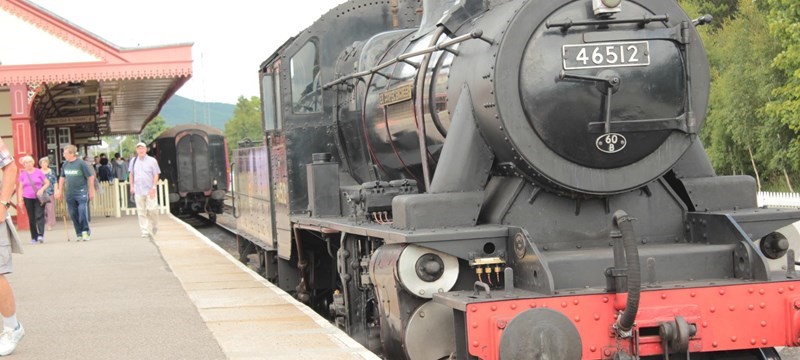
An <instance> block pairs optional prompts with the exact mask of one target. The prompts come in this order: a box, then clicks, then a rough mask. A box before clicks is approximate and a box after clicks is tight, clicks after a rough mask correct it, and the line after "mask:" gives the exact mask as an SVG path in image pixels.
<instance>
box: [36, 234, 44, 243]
mask: <svg viewBox="0 0 800 360" xmlns="http://www.w3.org/2000/svg"><path fill="white" fill-rule="evenodd" d="M36 241H38V242H39V243H40V244H44V236H39V237H37V238H36Z"/></svg>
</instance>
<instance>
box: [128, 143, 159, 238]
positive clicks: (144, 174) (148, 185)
mask: <svg viewBox="0 0 800 360" xmlns="http://www.w3.org/2000/svg"><path fill="white" fill-rule="evenodd" d="M128 174H129V175H128V176H129V177H130V181H131V184H132V186H131V192H132V193H133V195H134V198H135V199H136V213H137V214H138V215H139V229H140V230H141V231H142V237H143V238H146V237H149V238H151V239H152V238H153V236H155V235H156V232H158V200H157V199H156V185H157V184H158V175H159V174H161V168H159V167H158V161H156V159H155V158H153V157H152V156H148V155H147V146H146V145H145V144H144V143H142V142H140V143H138V144H136V157H134V158H133V160H132V161H131V165H130V168H128ZM151 223H152V224H151ZM151 225H152V228H151Z"/></svg>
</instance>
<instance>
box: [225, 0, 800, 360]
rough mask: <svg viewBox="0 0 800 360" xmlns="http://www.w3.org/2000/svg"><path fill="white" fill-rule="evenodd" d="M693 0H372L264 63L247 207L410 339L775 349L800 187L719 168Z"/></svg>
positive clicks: (627, 354)
mask: <svg viewBox="0 0 800 360" xmlns="http://www.w3.org/2000/svg"><path fill="white" fill-rule="evenodd" d="M708 21H710V17H708V16H705V17H702V18H699V19H694V20H693V19H691V18H689V17H688V16H687V15H686V14H685V13H684V11H683V10H682V9H681V8H680V6H679V5H678V4H677V2H675V1H673V0H488V1H484V0H459V1H455V0H426V1H424V2H419V1H416V0H388V1H374V0H351V1H348V2H346V3H344V4H342V5H340V6H338V7H336V8H334V9H332V10H331V11H330V12H328V13H327V14H326V15H324V16H323V17H322V18H321V19H319V20H318V21H317V22H315V23H314V24H313V25H312V26H310V27H309V28H307V29H305V30H304V31H302V32H301V33H299V34H298V35H297V36H296V37H294V38H291V39H289V40H288V41H287V42H286V43H285V44H284V45H283V46H281V47H280V48H279V49H278V50H277V51H276V52H275V53H274V54H273V55H272V56H271V57H270V58H268V59H267V60H266V61H265V62H264V63H263V64H262V65H261V67H260V73H259V75H260V79H261V90H262V100H263V101H262V103H263V106H264V108H263V114H264V130H265V143H264V145H263V146H261V147H258V148H250V149H241V150H240V151H239V153H238V157H239V158H238V159H237V160H236V164H238V168H237V170H236V171H237V174H236V178H237V181H241V182H243V183H239V184H237V188H239V189H261V190H260V192H259V194H258V196H247V199H242V198H239V195H237V196H236V198H237V200H236V201H243V203H244V204H247V206H246V207H241V208H239V209H238V211H239V217H238V225H241V227H240V228H247V231H244V232H243V233H244V234H245V237H246V238H248V239H249V240H250V243H249V244H247V245H242V247H241V248H240V251H241V254H242V258H245V255H248V254H251V253H254V254H257V255H258V257H257V258H258V264H257V265H258V268H259V271H260V272H262V273H263V274H264V275H265V276H266V277H267V278H268V279H270V280H272V281H274V282H276V283H277V284H278V285H279V286H280V287H281V288H283V289H285V290H287V291H289V292H290V293H292V294H294V295H295V297H296V298H298V299H299V300H301V301H303V302H304V303H306V304H309V306H311V307H313V308H315V309H317V310H318V311H320V312H323V313H326V314H329V315H330V316H331V317H332V318H333V319H334V321H335V322H336V324H337V325H338V326H339V327H340V328H342V329H343V330H345V331H346V332H347V333H349V334H351V336H353V337H354V338H355V339H356V340H358V341H359V342H361V343H363V344H364V345H365V346H367V347H369V348H371V349H374V350H376V351H382V352H383V354H384V355H385V356H386V357H387V358H389V359H450V358H453V359H581V358H584V359H633V358H669V357H681V358H684V357H685V358H688V357H689V356H690V355H691V358H693V359H698V358H699V359H726V358H736V359H776V358H779V355H778V353H777V351H776V350H775V347H782V346H797V345H800V320H799V319H800V282H798V281H797V280H796V278H797V274H796V273H795V260H796V259H795V257H796V253H795V251H796V249H798V246H799V245H800V242H799V241H798V239H796V238H795V237H791V236H788V235H787V234H786V233H785V232H784V231H779V229H781V228H782V227H784V226H786V225H789V224H791V223H793V222H795V221H796V220H798V219H800V211H798V210H786V209H784V210H776V209H766V208H758V207H757V205H756V190H755V182H754V180H753V179H752V178H750V177H747V176H718V175H717V174H715V173H714V170H713V169H712V167H711V164H710V162H709V160H708V157H707V156H706V154H705V152H704V149H703V146H702V144H701V143H700V141H699V139H698V135H697V134H698V132H699V131H700V129H701V126H702V124H703V120H704V118H705V115H706V109H707V105H708V93H709V67H708V61H707V58H706V54H705V51H704V48H703V45H702V43H701V40H700V38H699V36H698V33H697V32H696V30H695V26H697V25H700V24H702V23H705V22H708Z"/></svg>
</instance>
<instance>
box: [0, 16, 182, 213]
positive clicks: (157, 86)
mask: <svg viewBox="0 0 800 360" xmlns="http://www.w3.org/2000/svg"><path fill="white" fill-rule="evenodd" d="M0 34H2V40H0V137H2V139H3V141H4V142H5V144H6V146H7V147H8V148H9V150H10V151H12V152H13V154H14V157H15V158H16V159H19V158H20V157H22V156H24V155H31V156H33V157H34V159H38V158H41V157H44V156H48V157H49V158H50V163H51V164H53V166H55V167H56V170H58V166H59V164H61V162H62V161H63V158H62V154H61V152H62V151H61V149H63V148H64V147H65V146H66V145H68V144H73V145H76V146H78V149H79V151H80V152H81V156H83V155H85V154H86V153H87V152H86V150H87V148H88V147H89V146H92V145H99V144H100V137H102V136H113V135H129V134H138V133H140V132H141V131H142V129H143V128H144V126H145V125H147V123H149V122H150V121H151V120H152V119H153V118H155V117H156V116H157V115H158V113H159V112H160V111H161V108H162V107H163V106H164V104H165V103H166V102H167V100H168V99H169V98H170V97H171V96H172V95H173V94H175V92H176V91H178V89H179V88H180V87H181V86H182V85H183V84H184V83H186V81H188V80H189V78H190V77H191V75H192V44H175V45H165V46H154V47H137V48H123V47H118V46H116V45H114V44H111V43H109V42H108V41H106V40H103V38H102V37H100V36H98V35H95V34H93V33H91V32H89V31H87V30H85V29H83V28H81V27H79V26H78V25H76V24H73V23H70V22H69V21H68V20H66V19H63V18H61V17H59V16H58V15H56V14H53V13H52V12H50V11H48V10H46V9H44V8H42V7H40V6H37V5H36V4H34V3H32V2H29V1H25V0H0ZM18 165H19V164H18ZM20 168H21V166H20ZM17 224H18V226H19V227H20V228H27V217H26V216H25V214H24V211H20V213H19V214H17Z"/></svg>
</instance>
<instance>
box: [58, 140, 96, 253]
mask: <svg viewBox="0 0 800 360" xmlns="http://www.w3.org/2000/svg"><path fill="white" fill-rule="evenodd" d="M64 160H66V161H64V165H63V166H62V167H61V176H60V177H59V179H58V188H57V189H56V194H55V195H56V199H61V197H62V196H65V198H66V202H67V209H68V210H69V217H70V218H72V225H73V226H74V227H75V234H77V240H76V241H81V240H83V241H88V240H89V235H90V234H91V230H90V229H89V205H88V204H89V201H92V199H94V171H92V169H91V167H90V166H89V164H87V163H86V162H85V161H83V160H81V159H79V158H78V148H76V147H75V145H67V146H66V147H64ZM65 185H66V189H65V188H64V186H65Z"/></svg>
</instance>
